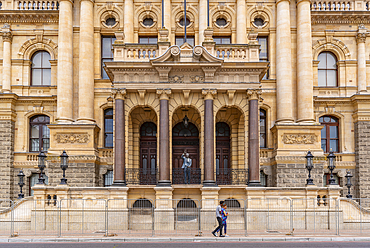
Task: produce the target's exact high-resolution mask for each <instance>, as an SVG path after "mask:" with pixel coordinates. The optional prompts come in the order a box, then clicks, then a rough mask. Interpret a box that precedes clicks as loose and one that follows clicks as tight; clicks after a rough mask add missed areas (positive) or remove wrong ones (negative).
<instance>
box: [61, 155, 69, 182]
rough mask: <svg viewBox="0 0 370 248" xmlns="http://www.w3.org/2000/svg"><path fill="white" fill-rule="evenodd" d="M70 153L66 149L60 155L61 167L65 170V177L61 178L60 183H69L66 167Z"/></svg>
mask: <svg viewBox="0 0 370 248" xmlns="http://www.w3.org/2000/svg"><path fill="white" fill-rule="evenodd" d="M68 157H69V156H68V155H67V153H66V151H63V153H62V155H60V168H61V169H62V170H63V178H62V179H60V184H67V178H66V169H67V168H68Z"/></svg>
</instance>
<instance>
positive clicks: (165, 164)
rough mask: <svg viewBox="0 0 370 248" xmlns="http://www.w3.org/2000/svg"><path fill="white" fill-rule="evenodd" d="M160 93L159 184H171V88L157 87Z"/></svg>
mask: <svg viewBox="0 0 370 248" xmlns="http://www.w3.org/2000/svg"><path fill="white" fill-rule="evenodd" d="M157 94H158V95H159V104H160V109H159V180H158V186H164V187H165V186H171V180H170V130H169V125H170V120H169V110H168V101H169V99H170V98H169V95H170V94H171V89H157Z"/></svg>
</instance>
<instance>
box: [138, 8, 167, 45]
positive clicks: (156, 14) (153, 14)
mask: <svg viewBox="0 0 370 248" xmlns="http://www.w3.org/2000/svg"><path fill="white" fill-rule="evenodd" d="M135 16H137V18H134V35H135V39H137V40H138V36H139V35H150V36H157V35H158V34H157V30H158V27H161V26H160V25H161V10H160V9H159V8H158V6H156V5H154V4H152V3H151V2H145V3H143V4H142V5H141V6H139V7H137V8H136V9H135ZM145 18H151V19H152V20H153V24H152V25H151V26H145V25H144V24H143V20H144V19H145Z"/></svg>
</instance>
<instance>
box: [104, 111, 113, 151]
mask: <svg viewBox="0 0 370 248" xmlns="http://www.w3.org/2000/svg"><path fill="white" fill-rule="evenodd" d="M104 147H107V148H110V147H113V109H112V108H109V109H106V110H104Z"/></svg>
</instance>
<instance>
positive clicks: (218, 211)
mask: <svg viewBox="0 0 370 248" xmlns="http://www.w3.org/2000/svg"><path fill="white" fill-rule="evenodd" d="M224 203H225V202H224V201H220V205H218V206H217V207H216V219H217V222H218V227H217V228H216V229H215V230H214V231H213V232H212V235H213V236H215V237H217V235H216V232H217V231H220V236H219V237H225V236H224V235H222V216H221V214H222V206H223V205H224Z"/></svg>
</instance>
